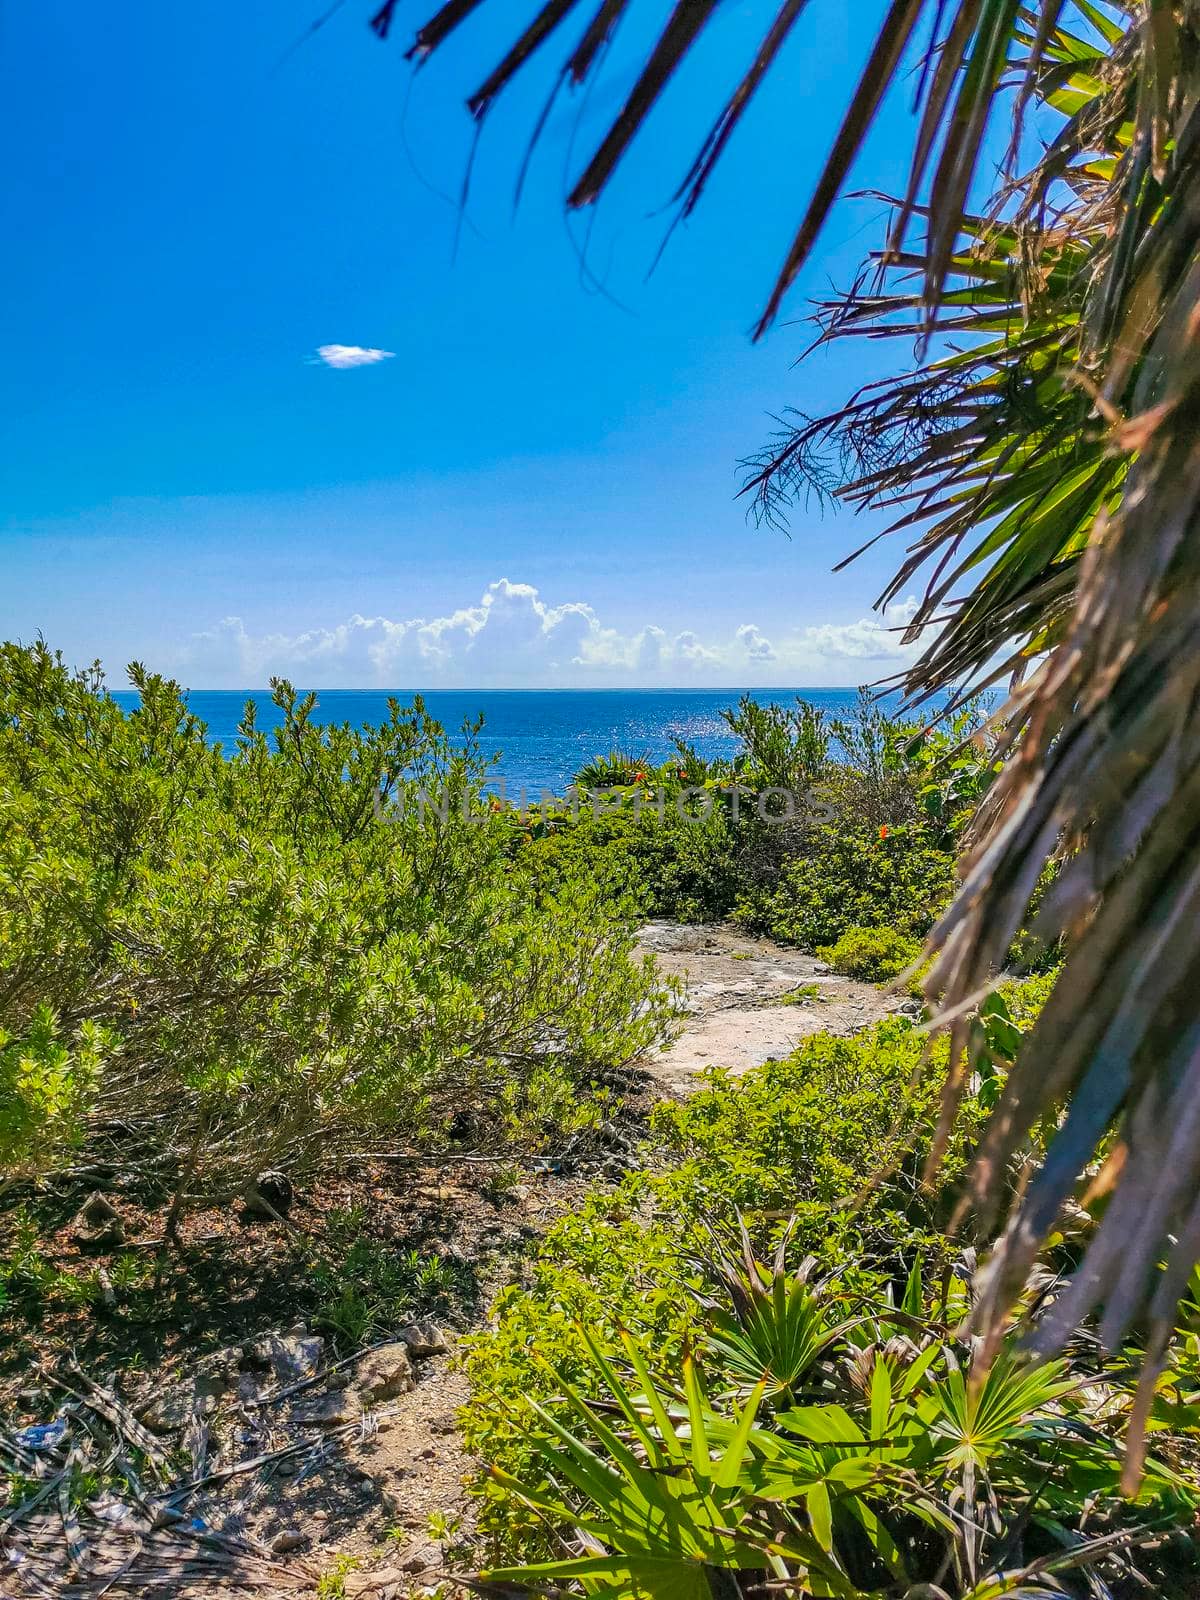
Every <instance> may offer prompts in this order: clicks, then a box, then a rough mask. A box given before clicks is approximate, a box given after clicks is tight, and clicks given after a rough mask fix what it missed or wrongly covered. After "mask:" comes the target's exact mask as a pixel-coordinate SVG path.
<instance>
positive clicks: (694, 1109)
mask: <svg viewBox="0 0 1200 1600" xmlns="http://www.w3.org/2000/svg"><path fill="white" fill-rule="evenodd" d="M926 1046H927V1041H926V1039H925V1038H924V1036H923V1035H922V1034H921V1033H920V1032H919V1031H918V1030H917V1029H916V1028H914V1027H913V1025H912V1024H911V1023H910V1022H909V1021H908V1020H907V1019H904V1018H890V1019H888V1020H887V1021H885V1022H883V1023H880V1024H879V1025H877V1026H876V1027H874V1028H872V1029H869V1030H867V1031H865V1032H864V1033H862V1034H859V1035H857V1036H855V1037H853V1038H837V1037H834V1036H832V1035H829V1034H817V1035H815V1036H813V1037H812V1038H810V1039H808V1040H806V1041H805V1042H804V1043H803V1044H802V1045H801V1046H800V1047H799V1048H798V1049H797V1050H796V1051H795V1052H794V1053H793V1054H792V1055H790V1056H788V1057H786V1058H785V1059H783V1060H779V1061H769V1062H767V1063H766V1064H765V1065H763V1066H761V1067H758V1068H756V1069H754V1070H753V1071H751V1072H748V1073H746V1074H744V1075H743V1076H741V1077H739V1078H734V1077H732V1076H731V1075H730V1074H728V1073H726V1072H722V1071H714V1072H711V1073H709V1074H708V1075H707V1077H706V1081H705V1082H704V1084H703V1086H702V1087H701V1088H699V1089H698V1090H697V1091H696V1092H695V1093H694V1094H692V1095H690V1096H689V1097H688V1098H687V1099H686V1100H684V1101H682V1102H679V1103H674V1102H671V1103H666V1104H663V1105H661V1106H659V1107H657V1108H656V1109H655V1112H654V1114H653V1118H652V1125H651V1138H652V1140H653V1141H654V1145H655V1148H656V1165H657V1166H658V1167H659V1168H660V1170H656V1171H635V1172H632V1173H630V1174H629V1175H627V1176H626V1178H625V1179H624V1180H623V1181H622V1182H621V1183H620V1184H619V1185H618V1187H617V1189H616V1191H615V1193H607V1194H606V1193H597V1194H594V1195H592V1196H591V1197H590V1198H589V1199H588V1200H587V1201H585V1203H584V1204H582V1205H581V1206H580V1207H578V1208H577V1210H576V1211H575V1212H573V1213H572V1214H571V1215H570V1216H569V1217H566V1218H564V1219H563V1220H562V1221H561V1222H560V1223H558V1224H557V1225H556V1226H555V1227H554V1228H552V1229H551V1230H550V1232H549V1233H548V1234H547V1236H546V1238H545V1239H544V1241H543V1243H542V1246H541V1249H540V1250H539V1253H538V1256H537V1258H536V1260H535V1261H534V1263H533V1266H532V1278H531V1281H530V1282H529V1283H527V1284H525V1285H523V1286H514V1287H512V1288H510V1289H507V1290H505V1291H504V1292H503V1293H502V1294H501V1295H500V1297H499V1299H498V1301H497V1303H496V1305H495V1307H494V1311H493V1326H492V1329H491V1331H489V1332H487V1333H485V1334H482V1335H479V1336H478V1337H477V1338H476V1339H474V1340H473V1341H472V1342H471V1344H470V1348H469V1352H468V1355H467V1366H468V1371H469V1373H470V1377H471V1384H472V1399H471V1402H470V1404H469V1405H468V1407H467V1408H466V1410H465V1412H464V1414H463V1434H464V1441H465V1443H466V1444H467V1447H468V1448H469V1449H470V1450H472V1451H473V1452H475V1453H477V1454H478V1455H480V1456H481V1457H482V1458H483V1459H484V1460H485V1461H487V1462H489V1463H491V1464H494V1465H495V1466H497V1467H500V1468H502V1469H503V1470H505V1471H507V1472H513V1473H518V1474H519V1473H521V1472H524V1471H526V1470H528V1468H529V1462H530V1459H531V1449H532V1446H531V1443H530V1439H529V1430H528V1417H527V1414H526V1413H525V1411H524V1402H525V1398H526V1397H528V1396H530V1395H532V1396H535V1397H537V1396H546V1395H548V1394H550V1393H551V1392H553V1390H554V1386H555V1383H556V1382H557V1380H556V1378H555V1377H554V1375H553V1373H551V1372H550V1371H549V1369H548V1366H547V1363H550V1364H552V1365H554V1364H556V1365H557V1366H559V1367H560V1368H564V1369H565V1371H566V1372H567V1373H568V1375H573V1376H574V1377H575V1378H578V1379H579V1381H581V1382H585V1381H586V1378H587V1373H588V1363H587V1357H586V1352H585V1351H583V1350H581V1348H580V1346H579V1342H578V1339H577V1337H576V1334H575V1332H574V1330H575V1327H576V1325H577V1324H582V1325H584V1326H586V1327H587V1328H589V1329H590V1330H592V1331H593V1332H594V1333H595V1335H596V1337H597V1338H598V1339H599V1340H600V1341H601V1343H602V1345H603V1346H604V1347H605V1348H609V1349H612V1348H615V1347H616V1345H617V1335H618V1329H619V1328H625V1329H627V1330H628V1331H629V1332H630V1333H632V1334H633V1335H634V1336H635V1337H636V1338H637V1339H638V1340H639V1342H640V1344H641V1348H642V1349H643V1350H644V1351H645V1352H646V1358H647V1360H648V1361H649V1363H650V1365H651V1367H652V1368H653V1370H654V1371H655V1372H656V1373H667V1372H669V1371H671V1370H673V1368H674V1367H677V1366H678V1362H679V1360H680V1358H681V1352H682V1350H683V1348H684V1345H685V1342H686V1341H687V1339H688V1338H689V1337H690V1336H691V1335H693V1334H694V1332H695V1330H696V1328H697V1326H698V1319H699V1317H700V1310H699V1301H698V1300H697V1298H696V1296H697V1295H699V1294H701V1293H702V1291H703V1288H704V1283H705V1277H704V1273H703V1271H701V1270H700V1268H698V1266H697V1264H696V1263H697V1260H698V1259H700V1258H702V1257H703V1256H704V1254H705V1252H706V1251H708V1252H709V1253H711V1234H710V1230H711V1229H713V1228H717V1229H723V1228H729V1227H733V1226H735V1225H736V1223H737V1219H738V1218H739V1217H742V1218H744V1219H745V1222H746V1225H747V1226H748V1227H749V1229H750V1231H751V1234H752V1236H753V1238H754V1239H755V1240H756V1241H757V1242H758V1243H759V1244H760V1245H761V1246H762V1247H763V1248H773V1247H774V1245H775V1244H776V1243H777V1242H778V1240H779V1238H780V1236H781V1235H782V1234H783V1233H784V1232H785V1231H786V1232H787V1233H788V1238H787V1244H786V1253H787V1256H788V1259H789V1260H793V1261H799V1260H800V1259H801V1258H802V1257H803V1256H804V1255H806V1254H808V1253H810V1252H811V1253H813V1254H815V1255H816V1256H817V1257H818V1258H819V1261H820V1263H821V1270H822V1271H825V1272H830V1273H835V1274H836V1275H837V1277H838V1279H839V1281H841V1282H842V1283H843V1284H844V1285H845V1286H846V1287H847V1290H848V1291H849V1290H851V1289H855V1288H856V1286H857V1287H858V1288H861V1287H863V1286H864V1285H866V1286H871V1287H872V1288H873V1289H875V1290H878V1289H879V1288H880V1286H881V1285H882V1284H884V1283H887V1282H891V1283H893V1284H894V1285H895V1286H896V1289H897V1292H900V1290H901V1289H902V1287H903V1284H904V1282H905V1281H906V1278H907V1276H908V1275H909V1273H910V1271H911V1267H912V1263H913V1261H914V1259H915V1258H916V1257H917V1256H918V1255H920V1256H922V1257H923V1258H924V1259H925V1260H926V1261H927V1263H928V1264H929V1267H930V1271H931V1272H932V1271H933V1270H934V1269H935V1267H937V1268H940V1266H941V1265H942V1264H944V1263H946V1262H948V1261H950V1260H951V1259H952V1257H953V1254H954V1248H953V1247H952V1246H951V1245H950V1244H949V1243H947V1241H945V1240H944V1239H943V1238H942V1237H941V1235H940V1233H939V1231H938V1230H939V1228H940V1227H941V1226H943V1225H944V1223H945V1222H946V1220H947V1218H948V1215H949V1211H950V1208H951V1206H952V1204H953V1186H954V1183H955V1180H956V1179H957V1177H958V1176H959V1174H960V1173H961V1170H962V1164H963V1161H964V1152H965V1144H964V1143H962V1142H959V1143H956V1145H955V1146H954V1148H953V1149H952V1150H951V1152H950V1154H949V1157H948V1159H947V1163H946V1168H945V1175H946V1184H945V1186H944V1187H943V1188H942V1189H941V1190H939V1191H937V1192H930V1191H927V1190H926V1189H925V1188H924V1187H923V1186H922V1184H921V1183H920V1181H919V1175H920V1169H921V1165H922V1162H923V1159H924V1152H925V1151H926V1149H927V1148H928V1142H929V1138H930V1136H931V1132H932V1129H933V1126H934V1122H935V1118H936V1110H937V1103H938V1089H937V1079H938V1061H939V1056H938V1054H937V1051H939V1050H940V1052H941V1055H940V1059H941V1060H942V1061H943V1062H944V1046H941V1047H935V1059H934V1061H933V1062H932V1063H931V1064H930V1065H929V1068H928V1071H926V1072H920V1071H918V1068H920V1067H921V1064H922V1061H923V1059H924V1052H925V1050H926ZM973 1125H974V1124H973V1120H972V1117H971V1115H970V1112H969V1109H968V1115H967V1116H966V1118H965V1119H964V1124H963V1131H962V1134H961V1140H962V1141H965V1140H966V1139H967V1138H969V1137H970V1129H971V1128H972V1126H973ZM881 1170H887V1171H888V1172H889V1173H890V1176H889V1179H888V1181H887V1182H885V1183H883V1184H880V1185H879V1186H877V1187H876V1188H874V1189H873V1190H871V1192H870V1193H868V1194H866V1195H864V1193H863V1190H864V1185H865V1184H866V1183H867V1180H868V1179H869V1178H871V1177H872V1176H873V1175H874V1174H876V1173H878V1172H880V1171H881ZM481 1493H482V1495H483V1497H484V1503H483V1506H482V1511H481V1515H482V1523H483V1528H484V1531H485V1534H486V1535H487V1537H488V1538H489V1539H490V1540H491V1541H492V1546H493V1548H494V1549H495V1550H496V1551H504V1550H507V1551H511V1550H513V1549H514V1548H519V1547H520V1540H522V1539H528V1540H530V1541H533V1544H536V1540H537V1538H538V1533H537V1525H536V1521H535V1519H533V1518H532V1516H530V1518H529V1519H528V1521H525V1520H523V1517H522V1513H521V1512H520V1510H519V1508H516V1507H514V1506H513V1505H512V1504H511V1502H506V1503H505V1504H504V1505H503V1508H501V1505H500V1503H499V1502H493V1500H492V1499H490V1498H489V1494H488V1491H487V1490H486V1488H485V1487H483V1486H481ZM514 1518H516V1519H518V1520H517V1522H515V1523H514V1520H513V1519H514ZM514 1540H516V1541H517V1542H516V1543H514V1542H513V1541H514ZM530 1547H533V1545H531V1546H530Z"/></svg>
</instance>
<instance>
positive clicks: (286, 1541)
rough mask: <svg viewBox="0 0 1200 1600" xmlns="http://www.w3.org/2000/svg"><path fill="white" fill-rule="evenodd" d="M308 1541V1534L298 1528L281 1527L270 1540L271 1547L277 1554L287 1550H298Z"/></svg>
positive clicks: (284, 1553) (285, 1552) (280, 1554)
mask: <svg viewBox="0 0 1200 1600" xmlns="http://www.w3.org/2000/svg"><path fill="white" fill-rule="evenodd" d="M307 1543H308V1535H307V1534H306V1533H302V1532H301V1531H300V1529H299V1528H282V1529H280V1531H279V1532H278V1533H277V1534H276V1535H275V1537H274V1538H273V1539H272V1540H271V1549H272V1551H273V1552H274V1553H275V1555H277V1556H284V1555H286V1554H287V1553H288V1551H289V1550H299V1549H300V1548H301V1547H302V1546H303V1545H306V1544H307Z"/></svg>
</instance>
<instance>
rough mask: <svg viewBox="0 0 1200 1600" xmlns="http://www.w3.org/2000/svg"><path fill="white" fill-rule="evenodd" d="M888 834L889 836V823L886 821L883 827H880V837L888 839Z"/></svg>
mask: <svg viewBox="0 0 1200 1600" xmlns="http://www.w3.org/2000/svg"><path fill="white" fill-rule="evenodd" d="M887 836H888V826H887V823H886V822H885V823H884V825H883V827H882V828H880V830H879V837H880V838H881V839H886V838H887Z"/></svg>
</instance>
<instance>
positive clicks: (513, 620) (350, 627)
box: [177, 578, 916, 689]
mask: <svg viewBox="0 0 1200 1600" xmlns="http://www.w3.org/2000/svg"><path fill="white" fill-rule="evenodd" d="M915 607H916V602H915V601H911V600H910V601H905V602H903V603H902V604H900V605H897V606H894V607H892V608H891V610H890V611H889V612H888V613H887V614H886V616H884V617H883V618H882V619H880V618H872V617H864V618H861V619H860V620H859V621H857V622H850V623H845V624H834V623H823V624H820V625H816V626H809V627H801V628H797V629H795V630H793V631H791V632H789V633H787V634H783V635H778V636H777V637H776V638H775V639H768V638H767V637H766V636H765V635H764V634H763V632H762V630H761V629H760V628H759V627H758V626H757V625H756V624H755V623H752V622H744V623H742V624H741V625H740V626H739V627H737V628H735V629H734V630H733V631H732V633H729V634H726V635H724V636H722V635H720V634H719V633H717V634H716V636H713V637H708V638H701V636H700V635H699V634H698V633H697V632H695V631H694V630H692V629H684V630H683V631H681V632H677V633H671V632H669V631H668V630H667V629H665V628H663V627H660V626H658V625H656V624H653V623H648V624H647V625H646V626H644V627H641V628H638V629H636V630H634V631H632V632H629V633H625V632H622V631H621V630H620V629H619V628H614V627H611V626H608V625H607V624H605V623H604V622H602V621H601V619H600V618H599V617H598V616H597V614H596V612H595V611H594V609H593V608H592V607H591V606H590V605H587V604H585V603H584V602H582V601H566V602H564V603H562V604H560V605H550V604H549V603H547V602H546V601H545V600H543V599H542V597H541V595H540V594H539V592H538V590H537V589H535V588H534V587H533V586H532V585H531V584H528V583H513V582H510V581H509V579H507V578H500V579H498V580H497V581H496V582H495V583H492V584H489V585H488V587H487V589H486V590H485V591H484V593H483V594H482V595H481V596H480V598H479V600H478V602H477V603H476V604H474V605H468V606H463V607H460V608H459V609H457V610H454V611H450V612H448V613H447V614H446V615H444V616H437V617H410V618H406V619H393V618H390V617H385V616H372V617H367V616H362V615H360V614H358V613H355V614H354V615H353V616H351V617H348V618H347V619H346V620H345V621H343V622H339V623H336V624H334V625H333V626H331V627H316V628H306V629H304V630H302V631H299V632H295V633H286V632H262V633H256V632H253V631H252V630H251V629H249V628H248V627H247V626H246V624H245V622H244V621H243V620H242V619H241V618H240V617H226V618H225V619H224V621H222V622H220V623H218V624H217V625H216V626H214V627H212V628H209V629H207V630H206V631H204V632H203V633H198V634H195V635H193V637H192V639H191V641H190V642H189V644H188V645H187V646H186V647H185V649H184V650H183V651H182V652H181V655H180V659H179V661H178V663H177V666H178V669H179V670H180V671H181V673H182V674H183V676H184V677H185V678H186V679H187V681H188V682H189V683H191V684H192V685H193V686H194V687H200V686H211V687H218V686H220V685H222V684H224V685H228V686H230V687H235V688H247V687H255V686H259V685H261V684H264V683H265V682H266V681H267V679H268V678H269V677H272V676H276V675H279V676H284V677H290V678H293V679H295V680H296V681H298V682H300V683H303V684H307V685H313V686H316V687H319V688H337V687H352V688H359V687H362V688H365V687H369V686H372V685H378V686H386V687H391V688H397V689H416V688H434V687H438V686H445V687H447V688H452V687H461V688H482V687H487V686H488V685H495V686H506V685H507V686H514V687H519V686H547V687H553V686H555V685H562V686H564V687H565V686H577V685H583V686H586V685H589V684H594V685H603V684H612V685H614V686H616V685H633V684H646V685H653V684H656V683H657V684H669V685H686V684H688V683H696V684H746V685H753V684H756V683H757V684H773V685H782V684H786V683H793V684H796V685H803V684H814V685H815V684H821V683H826V684H850V683H859V682H865V681H869V680H870V679H873V678H876V677H880V676H882V675H884V674H885V673H886V672H888V671H889V670H894V669H895V668H896V667H899V666H901V665H903V663H904V662H905V661H906V660H908V659H911V657H912V654H913V651H914V648H915V647H913V646H904V645H902V644H901V642H900V634H899V633H897V632H895V631H893V630H894V628H895V627H896V625H897V624H900V625H903V624H904V623H906V622H907V621H909V619H910V618H911V616H912V614H913V611H914V610H915Z"/></svg>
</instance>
